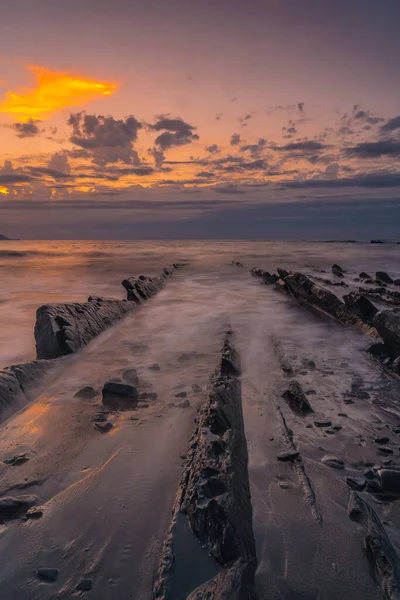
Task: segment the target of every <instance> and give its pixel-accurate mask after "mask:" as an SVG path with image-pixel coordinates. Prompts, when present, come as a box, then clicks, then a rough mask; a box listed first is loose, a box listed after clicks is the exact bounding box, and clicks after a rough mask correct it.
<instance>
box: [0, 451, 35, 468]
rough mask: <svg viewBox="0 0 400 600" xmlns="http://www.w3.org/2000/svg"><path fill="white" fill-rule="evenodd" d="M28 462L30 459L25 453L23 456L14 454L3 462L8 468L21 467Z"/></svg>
mask: <svg viewBox="0 0 400 600" xmlns="http://www.w3.org/2000/svg"><path fill="white" fill-rule="evenodd" d="M28 460H30V458H29V456H28V455H27V454H26V452H24V453H23V454H15V456H11V457H10V458H6V459H5V460H4V461H3V462H4V464H5V465H9V466H10V467H17V466H19V465H23V464H24V463H26V462H27V461H28Z"/></svg>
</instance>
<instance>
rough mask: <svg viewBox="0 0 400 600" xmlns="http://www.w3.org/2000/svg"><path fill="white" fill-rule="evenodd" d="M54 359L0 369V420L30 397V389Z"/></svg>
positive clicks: (35, 384)
mask: <svg viewBox="0 0 400 600" xmlns="http://www.w3.org/2000/svg"><path fill="white" fill-rule="evenodd" d="M54 364H55V361H52V360H38V361H32V362H27V363H22V364H20V365H13V366H11V367H6V368H5V369H2V370H0V421H3V420H4V419H6V418H7V417H8V416H9V415H10V414H12V413H14V412H16V411H18V410H20V409H21V408H23V407H24V406H26V404H28V402H30V401H31V399H32V391H33V390H34V388H35V387H36V386H37V384H38V383H39V381H40V380H41V379H42V377H43V376H44V375H45V374H46V373H47V372H48V371H49V369H50V368H51V367H53V366H54Z"/></svg>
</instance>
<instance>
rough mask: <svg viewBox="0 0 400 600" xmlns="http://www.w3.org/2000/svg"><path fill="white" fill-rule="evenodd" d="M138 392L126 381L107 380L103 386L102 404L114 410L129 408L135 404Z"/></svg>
mask: <svg viewBox="0 0 400 600" xmlns="http://www.w3.org/2000/svg"><path fill="white" fill-rule="evenodd" d="M138 397H139V393H138V391H137V389H136V388H135V387H133V386H132V385H129V384H128V383H119V382H118V381H107V382H106V383H105V384H104V387H103V404H104V405H106V406H108V407H109V408H112V409H115V410H129V409H132V408H133V407H135V406H136V404H137V401H138Z"/></svg>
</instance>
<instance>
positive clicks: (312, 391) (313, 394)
mask: <svg viewBox="0 0 400 600" xmlns="http://www.w3.org/2000/svg"><path fill="white" fill-rule="evenodd" d="M316 393H317V392H316V391H315V390H307V391H306V392H305V395H306V396H315V394H316Z"/></svg>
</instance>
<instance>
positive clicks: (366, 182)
mask: <svg viewBox="0 0 400 600" xmlns="http://www.w3.org/2000/svg"><path fill="white" fill-rule="evenodd" d="M280 187H283V188H290V189H307V188H349V187H363V188H392V187H400V173H385V172H383V173H382V172H378V173H368V174H366V175H364V174H360V175H355V176H354V177H342V178H339V177H338V178H334V179H307V180H305V181H285V182H282V183H281V184H280Z"/></svg>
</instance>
